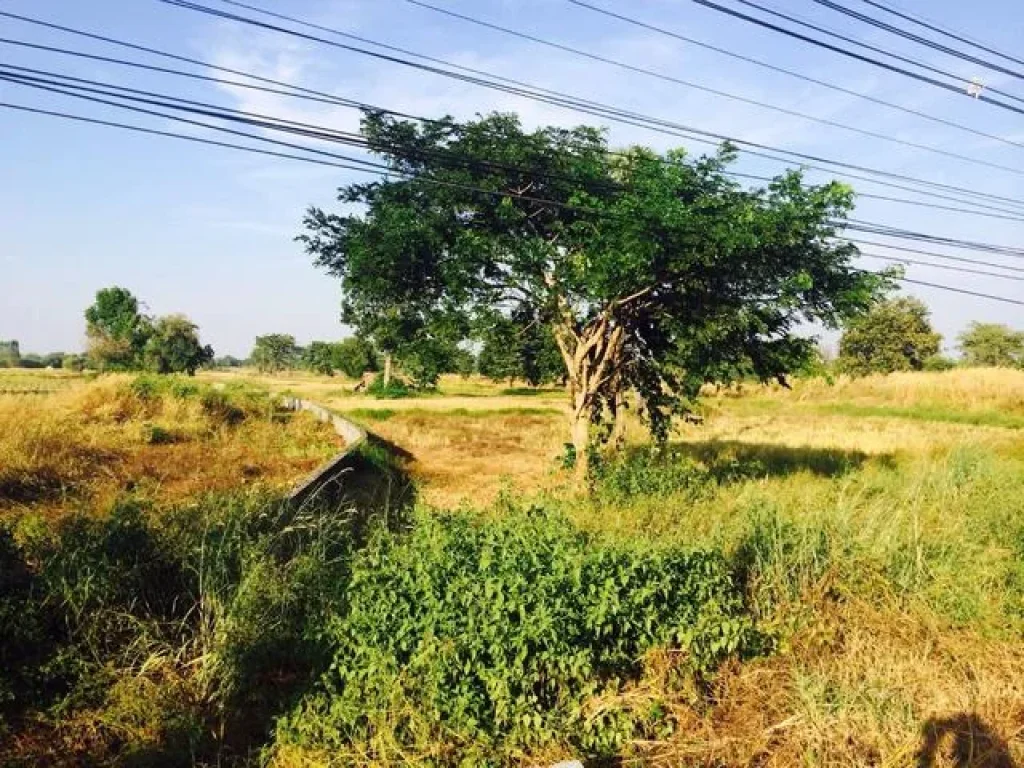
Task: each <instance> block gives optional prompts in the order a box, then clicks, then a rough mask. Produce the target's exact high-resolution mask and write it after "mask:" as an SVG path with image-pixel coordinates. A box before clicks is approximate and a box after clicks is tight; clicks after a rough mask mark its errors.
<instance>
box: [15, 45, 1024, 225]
mask: <svg viewBox="0 0 1024 768" xmlns="http://www.w3.org/2000/svg"><path fill="white" fill-rule="evenodd" d="M62 29H63V30H64V31H70V32H77V31H76V30H70V29H66V28H62ZM81 34H84V35H89V33H85V32H82V33H81ZM104 40H105V41H107V42H111V43H116V44H118V45H125V46H132V47H134V46H133V44H131V43H126V42H125V41H121V40H116V39H114V38H104ZM0 44H6V45H13V46H19V47H24V48H29V49H33V50H40V51H46V52H49V53H58V54H61V55H67V56H74V57H78V58H84V59H87V60H90V61H102V62H106V63H111V64H117V65H120V66H125V67H130V68H134V69H141V70H145V71H152V72H159V73H162V74H169V75H174V76H178V77H184V78H189V79H193V80H199V81H204V82H209V83H215V84H217V85H226V86H230V87H234V88H244V89H247V90H253V91H256V92H260V93H272V94H275V95H279V96H287V97H289V98H295V99H300V100H305V101H311V102H315V103H319V104H327V105H331V106H338V107H345V108H350V109H360V110H364V111H370V112H379V113H381V114H387V115H392V116H395V117H401V118H405V119H410V120H416V121H419V122H422V123H424V124H427V125H440V124H441V123H442V121H440V120H436V119H431V118H428V117H423V116H420V115H414V114H410V113H408V112H402V111H397V110H393V109H387V108H385V107H381V106H379V105H375V104H369V103H366V102H361V101H357V100H354V99H348V98H343V97H340V96H336V95H333V94H329V93H326V92H324V91H317V90H314V89H309V88H303V87H301V86H298V85H295V84H294V83H288V82H285V81H281V80H274V79H272V78H264V77H260V76H259V75H255V74H252V73H250V72H246V71H243V70H236V69H230V68H225V67H220V66H218V65H216V64H212V63H209V62H205V61H202V60H200V59H190V58H187V57H179V56H176V55H175V54H171V53H167V52H165V51H159V50H157V49H151V48H147V49H145V50H146V52H149V53H153V54H155V55H160V56H165V57H170V58H172V59H184V60H186V61H188V62H189V63H193V64H195V65H196V66H204V67H208V68H210V69H212V70H214V71H226V72H229V73H231V74H237V75H240V76H242V77H248V78H252V79H255V80H257V81H261V82H269V83H272V84H276V85H279V86H281V87H280V88H273V87H269V86H263V85H256V84H254V83H247V82H243V81H240V80H229V79H224V78H218V77H212V76H209V75H201V74H198V73H194V72H187V71H185V70H181V69H174V68H171V67H161V66H157V65H153V64H144V63H142V62H138V61H131V60H127V59H122V58H117V57H111V56H101V55H99V54H92V53H86V52H84V51H77V50H72V49H68V48H61V47H55V46H48V45H42V44H38V43H30V42H27V41H23V40H11V39H8V38H0ZM8 66H11V67H13V66H14V65H8ZM606 152H607V153H608V154H609V155H612V156H626V153H623V152H617V151H615V150H610V149H609V150H606ZM663 161H664V162H672V161H670V160H663ZM809 167H810V168H814V166H809ZM819 170H822V171H824V170H825V169H819ZM728 175H730V176H735V177H739V178H751V179H757V180H759V181H771V178H769V177H765V176H757V175H753V174H744V173H739V172H736V171H729V172H728ZM841 175H843V176H846V177H848V178H851V179H856V180H859V181H865V182H867V183H870V184H877V185H880V186H884V187H890V188H893V189H899V190H902V191H905V192H912V193H914V194H917V195H922V196H926V197H930V198H934V199H938V200H947V201H951V202H956V203H959V204H960V205H969V206H973V207H974V208H979V209H984V210H987V211H994V212H996V213H1001V214H1007V215H1010V216H1012V217H1014V218H1016V217H1018V216H1024V208H1022V209H1019V210H1013V209H1009V208H1006V207H1003V206H996V205H990V204H987V203H982V202H977V201H974V200H965V199H963V198H961V197H956V196H953V195H945V194H942V193H940V192H931V191H927V190H921V189H917V188H915V187H910V186H906V185H902V184H897V183H895V182H886V181H880V180H878V179H873V178H870V177H868V176H862V175H858V174H856V173H851V172H849V171H846V172H842V173H841ZM858 195H859V196H860V197H866V198H878V199H887V200H890V201H893V202H905V203H908V204H915V205H916V204H919V203H918V202H916V201H911V200H906V199H902V198H883V197H882V196H881V195H873V194H870V193H865V192H859V193H858ZM996 199H1000V198H996ZM1006 200H1007V203H1006V204H1007V205H1008V204H1010V203H1012V202H1013V199H1012V198H1006ZM1019 202H1020V204H1021V205H1022V206H1024V200H1021V201H1019ZM921 204H923V205H927V203H921ZM955 210H959V211H960V212H961V213H971V214H976V213H980V211H973V210H969V209H964V208H960V209H955ZM997 218H998V217H997Z"/></svg>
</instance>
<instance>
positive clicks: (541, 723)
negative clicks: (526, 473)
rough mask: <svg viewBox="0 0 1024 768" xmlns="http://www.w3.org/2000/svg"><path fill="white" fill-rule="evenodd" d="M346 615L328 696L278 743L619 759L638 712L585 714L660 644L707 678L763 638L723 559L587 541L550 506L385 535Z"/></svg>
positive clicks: (368, 557)
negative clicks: (549, 747) (566, 752)
mask: <svg viewBox="0 0 1024 768" xmlns="http://www.w3.org/2000/svg"><path fill="white" fill-rule="evenodd" d="M347 605H348V607H347V611H346V613H345V614H344V615H342V616H339V617H338V618H337V620H336V621H334V622H332V623H331V624H330V625H329V630H328V632H329V636H330V639H331V642H332V644H333V662H332V664H331V667H330V671H329V672H328V673H327V674H326V675H325V676H324V678H323V683H322V685H323V692H322V693H320V694H319V695H317V696H314V697H311V698H309V699H307V700H306V701H305V702H304V703H303V704H302V705H300V706H299V707H298V708H297V709H296V710H295V712H294V713H293V714H292V715H291V717H290V718H289V719H288V721H287V724H286V725H285V726H284V728H283V730H281V731H279V739H283V740H284V742H285V743H289V742H294V743H299V744H303V745H305V746H308V747H312V748H314V749H318V750H323V751H325V752H331V753H338V752H339V751H345V750H353V751H358V752H360V753H361V754H364V755H365V756H366V757H368V758H369V759H370V760H371V761H375V762H381V763H389V762H392V761H394V760H397V759H398V757H399V755H404V756H406V757H408V756H409V755H410V754H416V753H417V752H418V753H421V754H428V753H429V752H430V751H431V750H432V749H433V747H432V744H433V743H436V742H439V741H443V743H445V744H446V745H448V748H447V750H446V751H447V753H448V756H447V757H444V758H442V759H441V760H440V762H441V763H443V764H457V763H460V761H463V763H461V764H465V763H468V762H472V763H474V764H490V761H491V760H493V761H495V762H498V761H499V760H500V758H501V757H502V756H506V757H507V756H508V755H510V754H514V753H516V752H518V751H519V750H522V749H528V748H536V747H538V746H540V745H544V744H547V743H550V742H552V741H556V740H561V739H566V738H567V739H568V741H569V742H571V743H573V744H575V745H576V746H577V748H578V749H582V750H584V751H585V752H586V753H587V754H592V755H593V754H614V753H615V752H616V751H617V750H618V749H619V748H620V747H621V746H622V745H623V744H624V743H625V742H626V741H628V740H629V739H630V738H632V737H633V736H634V734H635V733H636V732H637V731H638V729H640V728H642V726H643V720H644V716H643V715H641V714H637V713H632V712H629V711H614V710H612V711H607V712H605V713H604V714H603V715H602V716H599V717H596V718H588V717H586V716H585V714H584V712H585V704H586V701H587V699H588V698H589V697H591V696H597V695H601V694H603V693H607V692H609V691H616V690H617V689H618V686H619V685H621V684H622V683H624V682H625V681H626V680H628V679H630V678H633V677H635V676H637V675H638V674H639V672H640V665H639V663H638V660H639V659H640V658H641V656H642V655H643V654H644V653H645V652H646V651H648V650H649V649H652V648H655V647H658V646H665V645H668V646H671V647H673V648H679V649H681V650H682V651H684V653H683V654H682V658H685V659H686V661H685V664H684V669H686V670H688V671H689V672H690V673H693V674H697V675H709V674H711V673H713V672H714V670H715V669H716V668H717V666H718V664H719V663H720V662H721V661H722V660H723V659H724V658H725V657H727V656H729V655H731V654H739V653H745V652H750V651H752V650H754V649H756V648H757V647H758V645H757V643H758V639H757V636H756V634H755V633H754V632H753V630H752V627H751V624H750V622H749V621H748V620H747V619H746V618H744V609H743V600H742V597H741V593H740V591H739V590H738V589H737V587H736V584H735V583H734V581H733V577H732V573H731V572H730V570H729V568H728V566H727V564H726V562H725V561H724V560H723V558H722V557H721V556H720V555H718V554H716V553H714V552H709V551H690V550H684V549H680V548H651V547H634V546H625V545H622V546H620V545H611V544H607V543H601V542H598V541H593V540H590V539H589V538H588V537H586V536H584V535H582V534H581V533H580V532H579V531H577V530H576V529H574V528H573V527H572V526H571V525H570V524H568V523H567V522H566V521H565V520H564V519H562V518H560V517H559V516H557V515H553V514H551V513H546V512H543V511H540V510H531V511H529V512H515V513H511V514H510V515H509V516H508V517H506V518H505V519H502V520H498V521H487V522H484V521H482V520H477V519H473V518H472V517H470V516H466V515H464V514H463V515H458V514H449V515H436V514H430V515H426V516H423V517H421V518H419V519H418V521H417V523H416V525H415V527H414V529H413V530H412V531H411V532H410V534H409V535H408V537H407V538H402V537H396V536H395V535H393V534H385V533H382V534H381V535H379V536H377V537H376V538H375V539H374V540H373V541H372V542H371V543H370V544H369V546H368V547H367V548H366V549H365V550H362V551H361V552H359V553H358V555H357V556H356V558H355V560H354V561H353V564H352V576H351V583H350V585H349V589H348V592H347Z"/></svg>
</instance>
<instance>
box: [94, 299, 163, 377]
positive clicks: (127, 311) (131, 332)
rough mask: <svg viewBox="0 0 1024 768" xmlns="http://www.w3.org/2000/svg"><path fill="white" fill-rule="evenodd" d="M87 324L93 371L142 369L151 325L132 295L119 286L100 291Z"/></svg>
mask: <svg viewBox="0 0 1024 768" xmlns="http://www.w3.org/2000/svg"><path fill="white" fill-rule="evenodd" d="M85 321H86V329H85V333H86V336H87V337H88V339H89V353H88V354H89V358H90V360H91V362H92V364H93V366H94V367H96V368H98V369H100V370H112V371H126V370H134V369H138V368H141V367H142V364H143V351H144V349H145V346H146V342H147V340H148V339H149V337H150V335H151V333H152V324H151V321H150V320H149V318H147V317H146V316H144V315H143V314H142V313H141V312H140V310H139V300H138V299H137V298H135V296H134V295H133V294H132V292H131V291H129V290H128V289H127V288H121V287H119V286H113V287H111V288H103V289H101V290H99V291H97V292H96V301H95V302H94V303H93V304H92V306H90V307H89V308H88V309H86V310H85Z"/></svg>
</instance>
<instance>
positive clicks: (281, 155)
mask: <svg viewBox="0 0 1024 768" xmlns="http://www.w3.org/2000/svg"><path fill="white" fill-rule="evenodd" d="M0 108H5V109H12V110H17V111H20V112H26V113H32V114H37V115H44V116H49V117H56V118H61V119H65V120H71V121H76V122H81V123H88V124H92V125H97V126H103V127H110V128H118V129H123V130H128V131H133V132H138V133H144V134H150V135H156V136H162V137H165V138H175V139H180V140H183V141H189V142H193V143H198V144H206V145H212V146H217V147H222V148H229V149H235V150H238V151H243V152H249V153H254V154H259V155H267V156H271V157H277V158H283V159H290V160H297V161H301V162H307V163H313V164H317V165H324V166H329V167H336V168H337V167H340V168H346V169H347V170H353V171H357V172H361V173H376V171H374V170H372V169H369V168H365V167H360V166H347V165H345V164H343V163H336V162H331V161H326V160H322V159H319V158H311V157H302V156H299V155H292V154H287V153H281V152H275V151H271V150H266V149H260V148H256V147H249V146H245V145H241V144H234V143H231V142H222V141H215V140H211V139H206V138H203V137H199V136H192V135H189V134H183V133H175V132H173V131H163V130H158V129H154V128H146V127H143V126H137V125H131V124H127V123H120V122H116V121H112V120H102V119H99V118H92V117H86V116H84V115H75V114H72V113H67V112H59V111H55V110H46V109H40V108H36V107H28V106H25V105H21V104H13V103H10V102H0ZM250 138H257V137H255V136H251V135H250ZM303 151H306V150H305V149H303ZM411 178H414V179H416V180H420V181H424V182H426V183H428V184H431V183H432V184H437V183H443V182H439V180H436V179H430V178H423V177H420V176H416V175H412V176H411ZM447 186H456V187H460V188H464V189H468V190H469V191H476V192H482V193H485V194H488V195H500V196H503V197H519V198H521V197H524V196H522V195H516V194H514V193H505V192H495V191H493V190H483V189H478V188H474V187H468V186H466V185H461V184H448V185H447ZM527 199H529V198H527ZM549 202H550V201H549ZM594 213H598V214H602V215H603V214H606V212H603V211H594ZM856 271H857V272H861V273H867V274H879V273H876V272H872V271H871V270H863V269H856ZM893 279H895V280H897V281H899V282H904V283H909V284H913V285H922V286H927V287H930V288H935V289H938V290H943V291H950V292H953V293H960V294H964V295H968V296H974V297H978V298H985V299H989V300H992V301H998V302H1003V303H1008V304H1016V305H1021V306H1024V301H1019V300H1017V299H1011V298H1008V297H1005V296H996V295H993V294H988V293H981V292H978V291H969V290H965V289H963V288H957V287H954V286H948V285H941V284H937V283H931V282H925V281H921V280H915V279H911V278H906V277H899V278H893Z"/></svg>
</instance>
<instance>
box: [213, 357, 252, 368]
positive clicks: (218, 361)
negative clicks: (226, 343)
mask: <svg viewBox="0 0 1024 768" xmlns="http://www.w3.org/2000/svg"><path fill="white" fill-rule="evenodd" d="M245 364H246V361H245V360H242V359H241V358H238V357H234V356H233V355H223V356H221V357H215V358H213V367H214V368H241V367H242V366H243V365H245Z"/></svg>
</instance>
